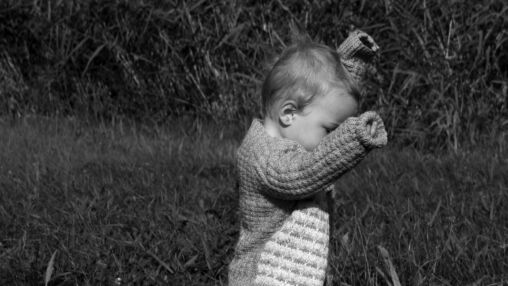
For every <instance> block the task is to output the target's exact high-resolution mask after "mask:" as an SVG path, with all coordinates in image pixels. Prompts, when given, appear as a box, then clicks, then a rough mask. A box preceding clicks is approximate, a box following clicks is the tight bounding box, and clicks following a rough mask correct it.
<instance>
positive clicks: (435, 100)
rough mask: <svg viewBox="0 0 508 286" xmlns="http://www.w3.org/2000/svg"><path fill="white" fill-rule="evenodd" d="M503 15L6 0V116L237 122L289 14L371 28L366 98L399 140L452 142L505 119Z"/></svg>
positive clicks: (459, 8) (394, 8)
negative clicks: (372, 68) (371, 68)
mask: <svg viewBox="0 0 508 286" xmlns="http://www.w3.org/2000/svg"><path fill="white" fill-rule="evenodd" d="M507 15H508V8H507V7H506V5H504V3H503V1H501V0H485V1H481V3H480V2H478V1H477V2H471V1H469V2H468V1H447V2H440V1H425V0H420V1H409V0H404V1H375V2H366V1H356V0H351V1H341V2H340V3H336V2H335V1H314V2H313V3H311V4H305V3H303V2H297V1H294V2H289V1H288V2H287V3H283V1H215V2H210V3H209V2H206V1H198V0H183V1H171V0H166V1H153V0H147V1H141V0H139V1H126V0H115V1H113V0H105V1H98V0H93V1H50V0H47V1H2V2H1V3H0V22H1V23H3V24H2V25H1V26H0V47H1V49H2V54H1V55H0V57H1V58H0V74H2V77H1V78H0V81H1V82H0V86H1V87H0V93H1V97H0V100H1V101H2V102H1V106H2V109H1V112H2V113H4V114H6V113H9V112H10V113H11V114H26V113H37V114H45V115H79V116H84V117H87V118H95V119H111V118H130V119H134V120H143V121H145V120H150V121H152V122H156V123H164V122H167V120H168V118H172V117H176V116H183V115H186V116H190V117H191V118H194V119H195V120H210V119H212V120H215V121H217V122H231V121H233V122H240V123H241V124H244V125H245V124H248V122H249V121H250V118H251V117H252V116H256V115H257V114H258V109H259V106H258V102H259V100H258V99H259V94H258V88H259V84H260V82H261V81H262V79H263V69H262V64H263V62H264V60H265V59H266V58H267V57H268V56H269V55H270V54H272V53H276V52H278V51H280V50H281V48H282V47H283V46H284V43H285V42H287V40H288V37H287V34H288V33H287V32H288V23H289V22H290V21H292V20H294V21H297V22H300V23H301V24H302V25H303V26H304V27H305V28H306V29H307V30H308V32H309V33H310V34H311V35H312V36H313V37H315V38H316V39H318V40H320V41H322V42H324V43H326V44H329V45H334V46H337V45H338V44H339V43H340V42H341V41H342V40H343V39H344V38H345V37H346V36H347V31H348V30H349V28H350V27H351V26H355V27H359V28H361V29H363V30H365V31H366V32H368V33H370V34H371V35H373V37H374V38H375V39H376V41H377V42H378V44H379V45H380V46H381V48H382V51H381V55H380V60H379V63H378V65H377V66H378V71H379V74H378V76H377V77H374V78H373V79H372V81H370V84H369V93H368V95H369V96H368V97H367V99H366V100H365V102H364V103H363V108H364V109H367V108H374V109H377V110H379V111H380V113H381V114H382V116H383V118H385V122H386V125H387V127H388V129H389V132H390V135H391V136H392V138H394V139H396V141H398V142H399V143H401V144H405V145H413V146H419V147H423V148H440V147H453V148H458V147H459V146H461V145H463V144H474V143H476V142H478V141H482V140H483V141H484V140H488V139H492V138H494V137H495V136H498V135H499V134H500V133H501V132H504V130H506V127H507V126H508V119H507V118H508V114H507V111H506V110H507V108H506V107H507V106H506V105H507V103H506V98H507V92H508V80H507V79H508V64H507V63H508V34H507V33H506V30H507V27H508V23H507V20H506V19H508V17H507Z"/></svg>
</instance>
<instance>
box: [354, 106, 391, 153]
mask: <svg viewBox="0 0 508 286" xmlns="http://www.w3.org/2000/svg"><path fill="white" fill-rule="evenodd" d="M358 120H359V125H358V128H359V129H358V131H357V132H359V139H360V141H361V142H362V143H363V144H364V145H365V146H367V147H368V148H376V147H377V148H379V147H382V146H384V145H386V143H387V134H386V130H385V126H384V123H383V120H382V119H381V117H379V115H378V114H377V113H376V112H373V111H367V112H365V113H363V114H361V115H360V117H358Z"/></svg>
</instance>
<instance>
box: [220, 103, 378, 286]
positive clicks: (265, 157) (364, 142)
mask: <svg viewBox="0 0 508 286" xmlns="http://www.w3.org/2000/svg"><path fill="white" fill-rule="evenodd" d="M373 121H377V122H378V129H377V130H376V132H375V134H374V136H371V135H370V134H369V133H368V132H367V128H366V127H367V125H368V123H371V122H373ZM386 141H387V139H386V131H385V130H384V126H383V122H382V120H381V118H380V117H379V116H378V115H377V114H376V113H375V112H366V113H364V114H362V115H361V116H359V117H351V118H348V119H347V120H346V121H344V122H343V123H342V124H341V125H340V126H339V127H338V128H337V129H336V130H334V131H333V132H331V133H330V134H328V135H327V136H326V137H325V138H323V140H322V141H321V142H320V144H319V145H318V146H317V147H316V148H315V149H314V150H313V151H306V150H305V149H304V148H303V147H302V146H301V145H299V144H298V143H296V142H294V141H291V140H288V139H282V138H274V137H271V136H269V135H268V134H267V133H266V131H265V129H264V127H263V125H262V123H261V122H260V121H259V120H254V121H253V122H252V125H251V127H250V129H249V131H248V132H247V135H246V136H245V138H244V140H243V142H242V144H241V146H240V148H239V150H238V152H237V168H238V173H239V176H240V187H239V215H240V237H239V240H238V243H237V245H236V248H235V254H234V257H233V260H232V261H231V264H230V266H229V285H230V286H250V285H271V286H278V285H281V286H282V285H285V286H289V285H302V286H303V285H305V286H313V285H316V286H317V285H319V286H321V285H323V281H324V278H325V270H326V265H327V256H328V241H329V232H330V230H329V222H328V209H327V208H326V203H325V204H323V203H322V202H321V201H320V199H318V198H321V197H323V196H321V195H320V193H321V194H322V193H323V191H325V190H326V189H327V188H330V186H331V184H332V183H333V182H334V181H335V180H337V179H338V178H339V177H340V176H341V175H342V174H344V173H345V172H346V171H348V170H350V169H351V168H352V167H353V166H355V165H356V164H357V163H358V162H360V161H361V160H362V159H363V158H364V157H365V155H366V154H367V153H368V152H369V151H370V150H371V149H372V148H375V147H381V146H383V145H385V144H386Z"/></svg>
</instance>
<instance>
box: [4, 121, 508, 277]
mask: <svg viewBox="0 0 508 286" xmlns="http://www.w3.org/2000/svg"><path fill="white" fill-rule="evenodd" d="M238 129H239V128H236V127H235V128H233V127H227V126H217V125H212V124H211V125H206V126H205V125H192V124H191V123H186V122H184V121H179V122H175V123H173V124H168V126H165V127H154V126H151V127H150V126H146V125H139V124H138V125H129V124H123V123H121V122H120V123H119V122H117V123H113V124H95V125H85V124H84V123H82V122H79V121H76V120H72V119H62V120H56V119H48V118H27V119H25V120H23V121H20V122H18V123H15V124H9V123H7V122H6V121H5V120H4V121H1V123H0V130H1V134H2V136H1V138H0V150H1V151H0V162H1V163H0V284H1V285H44V283H45V280H48V281H49V283H48V285H76V284H77V285H130V284H137V285H226V275H227V264H228V262H229V261H230V259H231V256H232V254H233V248H234V243H235V241H236V239H237V236H238V230H237V227H238V226H237V217H236V215H235V214H236V211H237V206H236V200H237V194H236V188H235V187H236V179H235V169H234V152H235V149H236V147H237V146H238V145H239V142H240V140H241V134H242V133H243V132H244V131H245V130H244V128H243V129H242V128H240V130H239V131H238ZM501 142H502V141H501ZM507 155H508V148H507V147H506V145H504V144H501V143H499V144H492V146H476V147H475V148H470V149H468V150H458V151H456V152H452V153H444V152H441V153H424V152H422V151H418V150H415V149H409V148H399V147H398V146H389V147H387V148H386V149H384V150H378V151H375V152H373V153H372V154H370V155H369V156H368V157H367V158H366V159H365V160H364V161H363V162H362V163H361V164H360V165H359V166H358V167H357V168H356V169H354V170H353V171H351V172H349V173H348V174H346V175H345V176H344V177H343V178H342V179H341V180H340V181H339V182H338V183H337V194H338V196H337V202H336V208H335V212H336V216H337V219H336V223H335V225H334V229H333V239H334V247H335V248H336V251H337V256H336V257H335V258H334V259H333V261H332V265H333V269H334V272H335V280H336V281H335V283H334V285H396V284H394V283H396V282H394V280H396V279H397V278H398V279H399V280H400V282H401V284H402V285H504V284H503V283H508V253H507V252H508V177H507V176H506V174H508V160H507V159H506V158H507ZM383 254H384V255H385V256H383ZM52 255H54V259H53V260H52V259H51V257H52ZM383 257H385V258H383ZM390 265H392V266H393V268H392V269H391V271H390ZM340 283H342V284H340Z"/></svg>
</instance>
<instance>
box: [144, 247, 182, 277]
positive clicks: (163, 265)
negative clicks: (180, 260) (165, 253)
mask: <svg viewBox="0 0 508 286" xmlns="http://www.w3.org/2000/svg"><path fill="white" fill-rule="evenodd" d="M146 253H147V254H148V255H150V256H151V257H152V258H153V259H155V260H157V262H159V264H160V265H161V266H162V267H164V268H165V269H166V270H167V271H169V273H170V274H174V273H175V271H173V269H171V267H169V265H168V264H167V263H166V262H164V261H162V259H160V258H159V257H158V256H157V255H155V254H154V253H152V252H151V251H149V250H148V251H147V252H146Z"/></svg>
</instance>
